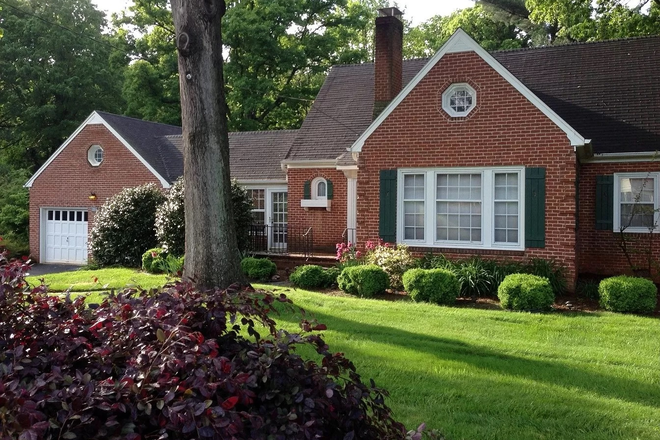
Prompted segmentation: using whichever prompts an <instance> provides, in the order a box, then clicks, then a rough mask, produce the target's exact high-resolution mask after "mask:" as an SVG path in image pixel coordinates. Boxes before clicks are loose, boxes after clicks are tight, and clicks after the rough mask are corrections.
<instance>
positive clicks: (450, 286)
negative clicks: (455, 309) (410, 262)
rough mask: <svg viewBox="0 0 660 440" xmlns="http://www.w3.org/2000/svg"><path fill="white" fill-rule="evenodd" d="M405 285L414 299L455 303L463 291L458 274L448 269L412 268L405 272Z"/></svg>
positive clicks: (438, 302) (436, 302) (437, 302)
mask: <svg viewBox="0 0 660 440" xmlns="http://www.w3.org/2000/svg"><path fill="white" fill-rule="evenodd" d="M403 287H404V288H405V289H406V292H408V294H409V295H410V297H411V298H412V299H413V300H414V301H428V302H432V303H435V304H446V305H448V304H453V303H455V302H456V297H458V294H459V293H460V291H461V284H460V283H459V282H458V278H457V277H456V274H454V273H453V272H452V271H450V270H447V269H410V270H408V271H406V273H404V274H403Z"/></svg>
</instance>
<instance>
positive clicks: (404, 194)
mask: <svg viewBox="0 0 660 440" xmlns="http://www.w3.org/2000/svg"><path fill="white" fill-rule="evenodd" d="M398 173H399V175H398V184H397V188H399V189H398V191H397V192H398V209H397V211H398V213H399V214H398V219H397V225H398V226H397V229H398V231H397V234H398V241H399V242H401V243H405V244H408V245H411V246H429V247H450V248H451V247H455V248H486V249H509V250H521V249H524V246H525V244H524V240H523V237H524V231H523V225H524V221H523V214H524V206H523V205H524V188H523V185H524V174H525V173H524V168H523V167H497V168H426V169H400V170H399V171H398Z"/></svg>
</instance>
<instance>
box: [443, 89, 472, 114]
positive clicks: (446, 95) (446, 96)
mask: <svg viewBox="0 0 660 440" xmlns="http://www.w3.org/2000/svg"><path fill="white" fill-rule="evenodd" d="M456 89H467V91H468V92H470V94H471V95H472V106H471V107H470V108H469V109H468V110H467V111H464V112H457V111H456V110H454V109H453V108H451V106H450V105H449V99H450V98H451V94H452V93H453V92H454V91H455V90H456ZM476 107H477V91H476V90H474V88H473V87H472V86H471V85H470V84H468V83H455V84H452V85H450V86H449V87H447V89H446V90H445V91H444V92H442V109H443V110H444V111H445V112H446V113H447V114H448V115H449V116H451V117H452V118H464V117H466V116H467V115H469V114H470V113H471V112H472V111H474V109H475V108H476Z"/></svg>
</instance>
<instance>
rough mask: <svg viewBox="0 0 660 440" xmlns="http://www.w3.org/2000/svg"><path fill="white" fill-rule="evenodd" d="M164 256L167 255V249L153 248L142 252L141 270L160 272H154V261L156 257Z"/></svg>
mask: <svg viewBox="0 0 660 440" xmlns="http://www.w3.org/2000/svg"><path fill="white" fill-rule="evenodd" d="M164 256H167V251H166V250H165V249H163V248H159V247H157V248H153V249H149V250H148V251H146V252H145V253H144V254H142V270H144V271H146V272H149V273H160V272H154V267H153V264H154V261H155V260H157V259H162V258H163V257H164Z"/></svg>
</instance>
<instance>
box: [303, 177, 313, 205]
mask: <svg viewBox="0 0 660 440" xmlns="http://www.w3.org/2000/svg"><path fill="white" fill-rule="evenodd" d="M311 198H312V182H310V181H309V180H306V181H305V186H304V187H303V199H305V200H309V199H311Z"/></svg>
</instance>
